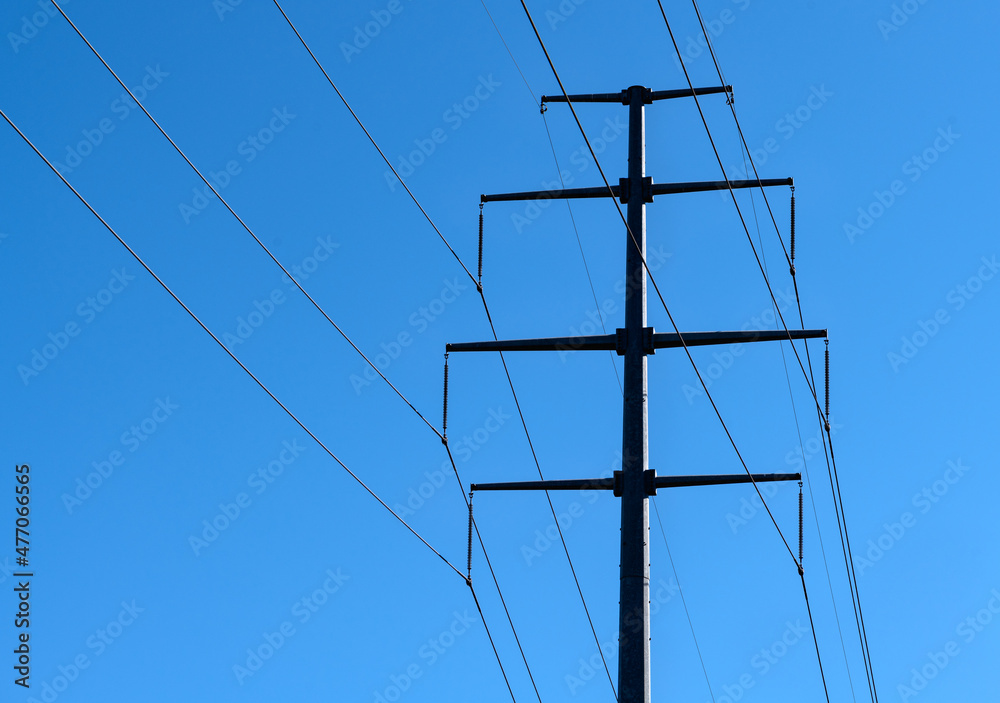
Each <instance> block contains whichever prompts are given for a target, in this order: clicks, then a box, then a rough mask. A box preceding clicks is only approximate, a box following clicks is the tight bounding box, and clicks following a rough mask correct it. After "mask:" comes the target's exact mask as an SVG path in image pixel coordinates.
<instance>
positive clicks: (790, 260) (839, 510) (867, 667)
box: [660, 0, 878, 702]
mask: <svg viewBox="0 0 1000 703" xmlns="http://www.w3.org/2000/svg"><path fill="white" fill-rule="evenodd" d="M692 5H693V6H694V10H695V13H696V14H697V16H698V22H699V24H700V25H701V30H702V34H703V35H704V37H705V41H706V43H707V44H708V48H709V53H710V54H711V56H712V61H713V63H714V64H715V68H716V72H717V73H718V76H719V81H720V83H721V84H722V85H726V80H725V77H724V76H723V73H722V68H721V66H720V65H719V61H718V58H717V57H716V55H715V50H714V47H713V46H712V40H711V38H710V37H709V36H708V32H707V31H706V28H705V23H704V20H703V19H702V15H701V10H700V8H699V7H698V2H697V0H692ZM660 10H661V13H662V10H663V6H662V4H661V5H660ZM664 21H666V15H665V13H664ZM667 28H668V30H669V22H668V23H667ZM672 36H673V35H672V33H671V37H672ZM675 47H676V42H675ZM678 56H679V52H678ZM681 61H682V65H683V58H681ZM685 75H687V70H686V69H685ZM689 83H690V79H689ZM727 102H728V104H729V106H730V109H731V111H732V114H733V120H734V122H735V123H736V128H737V130H738V131H739V134H740V139H741V141H742V144H743V149H744V151H745V152H746V154H747V155H748V156H749V158H750V164H751V166H752V167H753V171H754V175H755V176H756V178H757V182H758V185H760V175H759V174H758V173H757V166H756V164H754V161H753V154H752V153H751V152H750V149H749V146H748V145H747V142H746V137H745V136H744V134H743V128H742V126H741V125H740V121H739V117H738V116H737V115H736V107H735V105H734V101H733V100H732V98H731V97H730V100H728V101H727ZM699 110H700V107H699ZM702 119H703V121H704V115H703V116H702ZM705 129H706V131H707V130H708V124H707V123H705ZM709 138H710V139H711V133H709ZM713 146H714V144H713ZM719 165H720V166H721V165H722V163H721V160H720V162H719ZM744 168H745V165H744ZM723 173H725V170H724V169H723ZM760 188H761V195H762V196H763V198H764V202H765V204H766V205H767V210H768V213H769V214H770V216H771V222H772V223H773V224H774V228H775V232H776V234H777V236H778V241H779V242H780V243H781V247H782V250H783V251H784V253H785V259H786V260H787V262H788V265H789V272H790V273H791V275H792V283H793V285H794V288H795V300H796V304H797V307H798V312H799V320H800V323H801V324H802V328H803V329H805V321H804V318H803V316H802V301H801V299H800V297H799V289H798V281H797V280H796V278H795V266H794V260H795V229H794V228H795V189H794V188H793V189H792V204H791V217H792V219H791V227H792V230H791V255H789V252H788V250H787V249H785V243H784V240H783V239H782V238H781V231H780V229H779V228H778V224H777V221H776V220H775V218H774V213H773V211H772V210H771V205H770V202H769V201H768V199H767V193H766V192H765V190H764V188H763V186H760ZM751 197H752V194H751ZM734 202H735V198H734ZM737 209H739V206H738V205H737ZM751 245H752V243H751ZM762 253H763V247H762ZM764 275H765V280H766V278H767V274H766V270H765V272H764ZM782 323H784V319H782ZM786 330H787V327H786ZM828 343H829V342H828ZM804 347H805V350H806V360H807V362H808V365H809V376H808V378H807V383H808V382H811V383H812V391H813V397H814V399H815V400H816V403H817V406H818V404H819V399H818V398H817V397H816V391H815V388H816V384H815V379H814V378H813V374H812V359H811V357H810V355H809V342H808V340H806V341H805V343H804ZM793 349H794V345H793ZM796 356H797V353H796ZM782 357H783V358H784V349H782ZM801 364H802V362H801V359H799V365H800V366H801ZM803 372H805V369H803ZM786 375H787V367H786ZM827 382H828V384H829V378H828V379H827ZM789 383H790V382H789ZM789 392H791V387H790V386H789ZM827 392H828V393H829V386H828V389H827ZM793 402H794V401H793ZM793 412H794V411H793ZM819 413H820V420H821V425H825V429H826V431H827V433H828V434H830V424H829V419H828V418H829V398H827V403H826V414H827V421H826V422H823V421H822V410H819ZM796 427H798V417H797V415H796ZM799 439H800V444H801V433H800V435H799ZM832 442H833V440H832V436H831V437H830V444H831V453H832ZM825 452H826V440H825V439H824V454H825ZM826 458H827V470H828V472H830V463H831V462H830V457H829V456H828V457H826ZM835 476H836V470H835V466H834V470H833V472H832V473H831V476H830V481H831V488H832V487H833V483H834V479H835ZM838 488H839V480H838ZM810 499H811V500H812V493H810ZM838 500H839V492H838V493H835V495H834V507H835V509H836V510H837V527H838V529H840V522H841V516H842V515H843V503H842V501H841V502H840V503H839V505H838ZM814 512H815V503H814ZM844 520H845V526H844V530H843V531H842V532H841V543H842V546H843V545H844V536H845V535H844V533H845V532H846V516H845V517H844ZM818 528H819V524H818V518H817V530H818ZM820 539H821V540H822V536H821V537H820ZM825 558H826V557H825V552H824V561H825ZM844 558H845V562H849V567H850V568H849V569H848V580H849V582H850V581H851V579H852V578H853V556H851V555H850V542H849V538H848V541H847V546H846V548H845V554H844ZM829 578H830V575H829V569H827V579H828V580H829ZM856 585H857V584H856V581H855V583H853V584H852V585H851V601H852V605H855V599H857V604H856V605H855V617H856V619H858V620H859V622H858V628H859V633H858V634H859V636H860V637H861V639H862V645H863V655H864V659H865V674H866V676H867V677H868V685H869V689H870V693H871V695H872V699H873V701H876V702H877V700H878V695H877V692H876V690H875V686H874V672H873V671H872V669H871V659H870V656H871V655H870V652H869V651H868V643H867V634H866V633H865V631H864V623H863V618H862V617H860V616H861V607H860V593H856ZM830 588H831V597H832V596H833V592H832V588H833V586H832V582H831V584H830ZM834 612H835V614H836V601H835V600H834ZM837 628H838V632H840V619H839V616H838V617H837ZM841 646H842V647H843V634H842V632H841ZM844 657H845V663H846V658H847V652H846V649H844ZM847 666H848V680H849V681H850V683H851V694H852V696H854V683H853V681H851V677H850V665H849V664H848V665H847Z"/></svg>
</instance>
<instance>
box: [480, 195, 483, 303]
mask: <svg viewBox="0 0 1000 703" xmlns="http://www.w3.org/2000/svg"><path fill="white" fill-rule="evenodd" d="M482 289H483V204H482V203H479V290H482Z"/></svg>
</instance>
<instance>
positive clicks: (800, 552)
mask: <svg viewBox="0 0 1000 703" xmlns="http://www.w3.org/2000/svg"><path fill="white" fill-rule="evenodd" d="M801 567H802V481H799V568H801Z"/></svg>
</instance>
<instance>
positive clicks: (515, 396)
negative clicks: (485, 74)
mask: <svg viewBox="0 0 1000 703" xmlns="http://www.w3.org/2000/svg"><path fill="white" fill-rule="evenodd" d="M273 1H274V4H275V6H276V7H277V8H278V11H279V12H280V13H281V15H282V17H284V19H285V21H286V22H287V23H288V26H289V27H290V28H291V29H292V31H293V32H294V33H295V36H296V37H298V39H299V41H300V42H301V44H302V46H303V47H304V48H305V50H306V51H307V52H308V53H309V56H310V57H311V58H312V60H313V62H314V63H315V64H316V66H317V68H319V70H320V71H321V72H322V73H323V76H324V77H325V78H326V80H327V82H328V83H329V84H330V86H331V87H332V88H333V89H334V91H335V92H336V93H337V95H338V97H340V99H341V101H342V102H343V103H344V106H345V107H346V108H347V109H348V111H350V113H351V115H352V116H353V117H354V119H355V121H356V122H357V123H358V126H359V127H360V128H361V129H362V131H364V133H365V136H367V137H368V140H369V141H370V142H371V143H372V146H374V147H375V149H376V151H378V153H379V155H380V156H381V157H382V159H383V160H384V161H385V163H386V164H387V165H388V166H389V168H390V169H391V170H392V172H393V174H394V175H396V177H397V178H399V181H400V183H401V184H402V185H403V188H405V189H406V192H407V194H409V196H410V199H411V200H413V202H414V204H415V205H416V206H417V207H418V208H419V209H420V212H421V213H422V214H423V215H424V218H425V219H426V220H427V222H428V223H429V224H430V225H431V227H432V228H433V229H434V231H435V232H437V234H438V237H439V238H440V239H441V241H442V242H444V244H445V245H446V246H447V247H448V249H449V251H451V253H452V255H453V256H454V257H455V260H456V261H458V263H459V264H460V265H461V266H462V268H463V269H464V270H465V272H466V274H468V276H469V278H470V279H471V280H472V281H473V283H474V284H475V285H476V289H477V290H478V291H479V294H480V297H481V298H482V301H483V307H484V309H485V311H486V316H487V318H488V319H489V322H490V328H491V330H492V331H493V336H494V339H496V338H497V335H496V329H495V328H494V327H493V320H492V317H491V315H490V311H489V306H488V305H487V304H486V297H485V296H484V295H483V288H482V285H480V284H479V282H478V281H477V280H476V279H475V277H474V276H473V275H472V273H471V272H470V271H469V269H468V268H467V267H466V266H465V264H464V263H463V262H462V260H461V258H460V257H459V256H458V254H457V253H455V250H454V249H453V248H452V247H451V245H450V244H449V243H448V241H447V239H445V237H444V235H443V234H442V233H441V230H440V229H438V226H437V225H436V224H435V223H434V221H433V220H432V219H431V216H430V215H429V214H428V213H427V211H426V210H425V209H424V207H423V206H422V205H421V204H420V202H419V201H418V200H417V197H416V196H415V195H414V194H413V192H412V191H411V190H410V189H409V187H408V186H407V185H406V183H405V182H403V180H402V178H400V176H399V174H398V173H397V172H396V169H395V167H394V166H393V165H392V163H391V162H390V161H389V159H388V158H387V157H386V156H385V153H384V152H383V151H382V149H381V148H380V147H379V146H378V143H377V142H376V141H375V139H374V137H373V136H372V135H371V133H370V132H369V131H368V129H367V128H366V127H365V125H364V124H363V123H362V121H361V119H360V118H359V117H358V115H357V113H355V112H354V110H353V109H352V108H351V106H350V104H349V103H348V102H347V99H346V98H345V97H344V95H343V94H342V93H341V92H340V90H339V89H338V88H337V85H336V84H335V83H334V82H333V79H332V78H331V77H330V74H329V73H327V71H326V69H325V68H324V67H323V64H322V63H321V62H320V60H319V59H318V58H317V57H316V54H315V53H313V51H312V49H311V48H310V47H309V45H308V43H307V42H306V40H305V39H304V38H303V36H302V34H301V33H300V32H299V30H298V29H297V28H296V27H295V24H294V23H293V22H292V20H291V19H290V18H289V17H288V15H287V13H285V11H284V9H283V8H282V6H281V4H280V3H279V2H278V0H273ZM500 358H501V361H503V365H504V371H505V373H506V375H507V381H508V384H509V385H510V389H511V393H512V395H513V396H514V403H515V405H517V408H518V413H519V415H520V417H521V425H522V427H523V428H524V432H525V436H526V437H527V438H528V444H529V447H531V452H532V456H533V457H534V459H535V465H536V467H538V470H539V475H541V468H540V467H539V466H538V458H537V456H535V451H534V446H533V445H532V442H531V436H530V434H529V433H528V428H527V424H526V423H525V420H524V415H523V413H521V407H520V403H519V401H518V398H517V393H516V391H515V390H514V384H513V381H512V380H511V377H510V372H509V371H508V370H507V363H506V361H504V360H503V354H502V353H501V355H500ZM442 439H443V436H442ZM549 507H550V509H551V511H552V515H553V518H555V517H556V512H555V507H554V506H553V505H552V501H551V499H549ZM558 522H559V521H558V520H556V525H557V527H558ZM559 533H560V538H561V540H562V544H563V550H564V551H565V553H566V557H567V560H568V561H569V564H570V570H571V571H572V573H573V579H574V581H575V582H576V585H577V591H578V592H579V594H580V599H581V601H582V602H583V608H584V612H585V613H586V615H587V620H588V622H589V623H590V628H591V631H592V632H593V634H594V639H595V640H596V641H598V643H599V640H598V638H597V631H596V630H595V629H594V624H593V620H592V619H591V617H590V611H589V609H588V608H587V603H586V600H585V599H584V597H583V591H582V589H581V587H580V582H579V579H578V578H577V576H576V570H575V568H574V567H573V562H572V559H571V558H570V556H569V549H568V547H567V546H566V540H565V538H563V537H562V530H561V529H560V530H559ZM484 553H485V547H484ZM498 589H499V586H498ZM505 609H506V605H505ZM511 627H512V629H513V623H511ZM515 637H516V633H515ZM519 646H520V643H519ZM522 656H523V651H522ZM601 656H602V659H603V656H604V655H603V653H602V655H601ZM497 662H498V663H499V662H500V660H499V657H498V658H497ZM525 665H526V666H527V662H525ZM502 667H503V665H502V664H501V668H502ZM605 670H607V663H606V662H605ZM529 675H530V670H529ZM608 680H609V682H610V681H611V673H610V671H608ZM532 682H533V681H532ZM613 689H614V684H613V683H612V690H613ZM616 699H617V694H616Z"/></svg>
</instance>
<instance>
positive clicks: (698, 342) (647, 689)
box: [445, 86, 826, 703]
mask: <svg viewBox="0 0 1000 703" xmlns="http://www.w3.org/2000/svg"><path fill="white" fill-rule="evenodd" d="M731 90H732V88H731V87H730V86H718V87H708V88H694V89H687V90H661V91H652V90H650V89H649V88H645V87H642V86H632V87H630V88H627V89H626V90H623V91H621V92H620V93H588V94H584V95H572V96H569V95H558V96H548V97H546V96H542V103H543V104H545V103H547V102H555V103H559V102H573V103H617V104H619V105H628V107H629V134H628V178H623V179H621V181H620V182H619V184H618V185H612V186H611V187H610V191H611V192H610V194H611V195H613V196H614V197H617V198H619V199H620V200H621V201H622V202H623V203H626V204H627V207H628V210H627V214H626V222H627V223H628V229H627V230H626V232H625V240H626V254H625V274H626V278H625V327H624V328H619V329H617V330H616V331H615V334H608V335H585V336H576V337H549V338H544V339H515V340H490V341H485V342H465V343H458V344H448V345H447V347H446V350H447V351H449V352H496V351H560V350H567V349H572V350H577V351H584V350H590V351H598V350H613V351H616V352H617V353H618V355H620V356H624V357H625V359H624V361H625V384H624V399H623V413H622V470H621V471H616V472H615V475H614V477H613V478H611V479H602V478H597V479H593V478H592V479H559V480H544V479H543V480H540V481H514V482H503V483H480V484H472V485H471V486H470V489H471V490H473V491H484V490H486V491H506V490H545V491H557V490H583V489H590V490H594V489H598V490H611V491H613V492H614V495H616V496H618V497H620V498H621V499H622V521H621V557H620V569H621V576H620V578H621V583H620V591H619V606H618V607H619V625H618V701H619V703H650V696H651V685H650V657H649V650H650V646H649V639H650V638H649V635H650V628H649V496H651V495H655V494H656V490H657V489H658V488H680V487H689V486H708V485H726V484H735V483H749V482H755V483H760V482H768V481H800V480H801V478H802V477H801V475H800V474H797V473H795V474H752V475H751V474H749V473H746V474H728V475H702V476H657V475H656V472H655V471H652V470H649V468H648V467H649V431H648V429H649V423H648V410H647V405H646V392H647V378H646V357H647V356H648V355H650V354H655V353H656V350H657V349H670V348H677V347H681V346H685V347H693V346H703V345H717V344H734V343H744V342H769V341H770V342H773V341H781V340H792V339H816V338H822V337H826V330H806V329H803V330H787V329H785V330H739V331H728V332H686V333H684V335H683V338H682V336H681V334H679V333H677V332H675V333H661V334H655V333H654V331H653V329H652V328H651V327H646V269H645V265H644V263H643V262H644V259H645V255H646V203H651V202H653V198H654V196H656V195H670V194H680V193H697V192H706V191H711V190H729V189H737V188H758V187H759V188H763V187H771V186H781V185H784V186H790V185H792V180H791V179H790V178H783V179H755V180H752V181H751V180H743V181H703V182H687V183H662V184H655V185H654V184H653V182H652V179H651V178H647V177H646V173H645V169H646V128H645V123H644V110H645V105H646V104H651V103H653V102H654V101H657V100H668V99H675V98H687V97H691V96H692V95H709V94H719V93H727V94H728V93H730V92H731ZM608 191H609V188H608V186H607V185H605V186H603V187H590V188H570V189H559V190H545V191H528V192H521V193H499V194H493V195H483V196H481V198H480V202H481V203H487V202H501V201H508V202H509V201H524V200H549V199H552V198H567V199H569V198H604V197H607V196H608V195H609V192H608ZM445 441H446V442H447V439H446V438H445ZM470 539H471V532H470Z"/></svg>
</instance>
